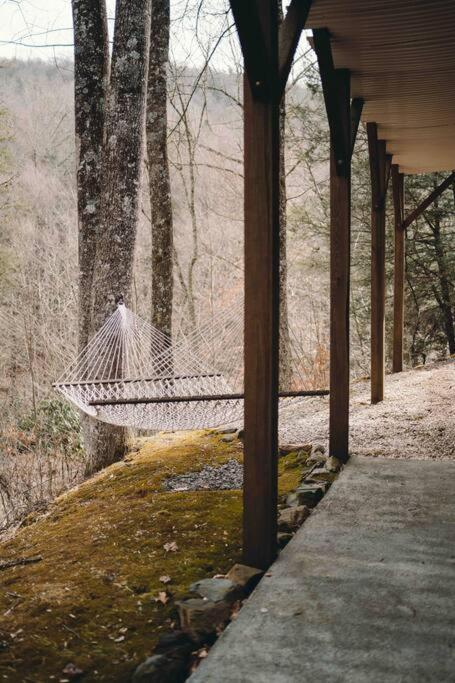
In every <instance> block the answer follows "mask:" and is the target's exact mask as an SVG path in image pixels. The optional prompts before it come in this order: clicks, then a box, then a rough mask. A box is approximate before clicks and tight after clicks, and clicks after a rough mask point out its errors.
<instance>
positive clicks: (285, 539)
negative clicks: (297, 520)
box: [276, 531, 294, 550]
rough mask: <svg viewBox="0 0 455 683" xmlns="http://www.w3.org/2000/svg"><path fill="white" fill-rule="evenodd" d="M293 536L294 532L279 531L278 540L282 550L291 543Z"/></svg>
mask: <svg viewBox="0 0 455 683" xmlns="http://www.w3.org/2000/svg"><path fill="white" fill-rule="evenodd" d="M293 536H294V534H291V533H284V532H283V531H280V532H278V534H277V536H276V540H277V543H278V547H279V548H280V550H281V549H283V548H284V547H285V546H286V545H287V544H288V543H289V541H290V540H291V538H292V537H293Z"/></svg>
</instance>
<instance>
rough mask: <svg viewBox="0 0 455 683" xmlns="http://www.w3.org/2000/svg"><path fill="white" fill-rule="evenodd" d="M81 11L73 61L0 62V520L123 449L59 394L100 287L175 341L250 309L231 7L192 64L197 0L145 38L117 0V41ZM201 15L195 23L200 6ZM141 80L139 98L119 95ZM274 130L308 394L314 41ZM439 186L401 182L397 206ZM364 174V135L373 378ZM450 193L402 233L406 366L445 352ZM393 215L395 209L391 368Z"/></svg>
mask: <svg viewBox="0 0 455 683" xmlns="http://www.w3.org/2000/svg"><path fill="white" fill-rule="evenodd" d="M85 5H86V3H84V2H83V1H82V0H80V1H79V2H78V1H76V0H75V1H74V2H73V16H74V43H75V60H74V62H73V61H71V60H68V59H63V60H55V61H43V60H40V59H39V58H38V57H36V58H31V59H28V60H27V61H23V60H21V59H3V60H2V61H1V64H0V83H1V87H0V112H1V118H0V173H1V177H0V282H1V287H0V319H1V327H2V330H3V341H2V344H1V348H0V400H1V422H0V430H1V452H0V458H1V470H0V501H1V505H0V508H1V512H0V517H1V524H2V526H3V528H7V527H8V526H10V525H11V524H14V523H15V522H17V521H18V520H19V519H21V518H23V516H24V515H25V514H27V513H28V512H29V511H30V510H32V509H36V508H39V507H40V506H45V505H46V503H47V501H49V500H50V499H52V498H53V497H54V496H55V495H56V494H57V493H59V492H60V491H62V490H64V489H65V488H66V487H68V486H70V485H71V484H72V483H74V482H77V481H80V480H81V478H82V477H84V476H86V475H87V474H89V473H90V472H93V471H95V470H97V469H100V468H101V467H103V466H104V465H106V464H109V463H110V462H112V461H114V460H116V459H117V458H118V457H121V453H122V452H123V449H124V445H123V444H124V439H125V435H124V430H116V429H115V428H111V427H108V428H105V427H100V426H99V425H98V426H97V427H96V429H94V428H93V425H88V424H87V420H86V419H83V420H81V417H80V416H79V414H78V412H77V411H76V410H74V409H73V407H71V406H70V405H69V404H67V403H66V402H65V401H63V400H61V399H60V398H59V397H58V395H57V394H56V393H55V392H54V390H53V388H52V383H53V382H55V381H56V380H57V378H58V377H59V376H60V375H61V373H62V371H63V370H64V368H65V367H66V366H67V365H68V364H69V363H70V362H71V361H72V360H73V359H74V358H75V357H76V355H77V353H78V351H80V349H81V348H83V347H84V346H85V344H86V343H87V341H88V339H89V338H90V337H91V336H92V335H93V334H94V333H95V332H96V331H97V329H99V327H100V326H101V324H102V322H103V320H104V318H105V315H106V312H107V309H109V307H111V308H112V306H113V305H115V303H114V302H113V301H112V300H111V298H110V291H111V288H110V283H111V281H112V279H115V280H116V281H117V283H118V286H117V290H118V291H121V293H122V294H124V296H125V297H126V299H127V302H128V305H129V306H130V307H131V308H132V310H133V311H135V312H137V313H138V314H139V315H140V316H141V317H143V318H144V319H146V320H149V321H150V322H151V323H153V324H154V325H155V326H156V327H157V328H158V329H160V330H162V331H163V332H165V333H166V334H168V335H170V336H172V339H173V340H178V339H180V338H185V336H188V335H191V334H192V333H193V332H194V330H196V329H201V328H203V327H204V326H205V325H207V324H209V323H210V320H211V318H213V316H214V315H217V314H219V312H220V311H223V310H226V309H228V308H230V307H231V308H233V309H234V310H236V315H238V318H239V320H240V319H241V317H242V315H243V314H242V310H241V304H236V302H238V301H239V300H240V297H241V289H242V280H243V212H242V192H243V179H242V154H243V149H242V148H243V135H242V107H243V84H242V73H241V72H242V67H241V59H240V56H239V49H238V45H237V42H236V41H237V38H236V35H235V32H234V30H233V28H232V25H230V23H229V19H228V15H227V13H226V11H225V9H226V8H224V9H223V11H220V13H219V15H218V19H217V22H215V23H213V24H212V26H214V27H216V28H215V29H212V34H209V32H207V31H206V32H205V33H204V31H201V33H200V35H199V34H198V41H199V42H198V49H200V52H201V55H202V61H200V63H199V65H196V66H194V65H188V61H189V60H185V59H184V57H182V56H181V55H182V52H183V50H182V48H181V46H180V50H179V49H176V47H175V43H176V41H177V43H178V41H179V40H182V38H181V36H182V34H183V33H184V31H185V30H186V28H187V26H188V25H190V24H191V22H192V21H194V16H195V14H196V13H197V4H196V3H195V4H194V7H193V6H191V3H190V4H188V6H187V10H186V12H187V14H185V13H184V14H183V15H182V16H177V17H173V18H172V21H171V20H170V14H169V6H168V5H167V4H166V2H165V1H162V2H154V3H153V8H152V17H151V29H150V32H149V33H148V29H147V30H145V27H147V26H148V23H147V22H148V19H147V18H146V17H145V15H144V12H145V9H144V7H142V4H141V3H130V6H129V7H128V6H127V5H128V3H120V4H119V8H118V12H117V16H116V19H115V30H114V35H113V44H112V46H111V48H110V47H109V42H108V36H107V28H106V17H105V16H103V12H102V11H101V12H100V13H99V15H97V16H93V15H91V16H89V15H86V14H84V12H86V8H85ZM145 5H146V3H144V6H145ZM136 6H137V7H136ZM204 11H205V12H206V16H205V20H206V21H207V16H208V17H210V11H211V8H210V7H209V6H205V9H204V8H203V9H202V10H201V14H203V13H204ZM141 12H142V14H141ZM220 17H221V19H220ZM131 32H134V33H135V35H137V36H140V39H139V37H138V39H137V40H138V44H137V46H136V47H137V50H136V51H135V54H134V58H135V59H136V60H137V61H136V62H134V70H133V71H131V68H132V67H131V64H130V65H129V66H128V65H127V67H125V66H124V65H125V63H127V61H128V60H127V57H128V56H130V54H131V44H130V42H129V38H128V36H129V34H130V33H131ZM169 36H170V45H169ZM84 41H85V42H84ZM141 41H142V42H141ZM136 53H137V54H136ZM220 53H221V56H220ZM217 55H218V57H217ZM226 55H228V57H226ZM223 59H224V61H225V63H227V64H228V66H227V68H223ZM109 62H110V67H109ZM128 69H130V71H128ZM147 74H148V80H147V81H146V80H145V77H146V75H147ZM134 79H136V81H134ZM135 89H136V90H135ZM137 89H139V90H140V96H138V97H135V98H133V97H131V93H133V92H137ZM125 121H127V122H128V125H127V127H125ZM281 125H282V135H283V140H284V155H283V159H282V164H281V174H282V178H281V184H282V197H281V240H282V256H281V258H282V262H281V279H282V282H281V288H282V301H283V306H282V314H281V316H282V318H281V323H282V324H281V338H282V347H281V350H282V356H283V358H284V359H286V348H285V347H286V340H287V339H288V338H289V336H290V335H291V336H292V339H293V340H294V347H293V348H294V349H298V351H297V355H298V358H297V363H298V365H299V372H300V375H301V376H303V378H304V383H305V388H308V389H317V388H319V387H323V386H325V385H326V384H327V381H328V374H327V373H328V319H329V296H328V287H329V280H328V268H329V221H328V212H329V187H328V156H329V133H328V127H327V123H326V118H325V113H324V104H323V98H322V93H321V86H320V82H319V76H318V72H317V69H316V65H315V56H314V53H313V52H312V50H311V49H310V48H309V47H305V48H302V49H301V51H300V53H299V55H298V58H297V59H296V62H295V64H294V67H293V70H292V74H291V79H290V81H289V83H288V87H287V91H286V97H285V105H283V107H282V124H281ZM109 140H110V141H111V142H109ZM116 145H118V147H117V146H116ZM442 179H443V174H438V173H434V174H427V175H419V176H408V177H407V178H406V188H405V196H406V206H407V207H408V208H409V209H411V208H412V207H413V206H416V205H417V204H418V203H419V202H420V201H421V200H422V199H423V198H424V197H425V196H426V195H427V194H428V193H429V192H430V191H431V190H432V189H433V188H435V187H437V185H438V184H439V183H440V182H441V180H442ZM369 183H370V180H369V170H368V161H367V140H366V134H365V131H364V130H363V129H362V128H361V129H360V131H359V137H358V141H357V144H356V147H355V152H354V157H353V192H352V194H353V197H352V199H353V209H352V268H351V282H352V287H351V367H352V373H353V378H358V377H365V376H368V374H369V334H370V331H369V317H370V297H369V285H370V272H369V251H370V227H369V200H368V198H369V193H370V184H369ZM454 198H455V186H454V187H453V188H452V190H451V191H449V192H446V193H444V194H443V195H441V197H440V198H439V200H438V201H437V202H435V203H434V204H433V205H432V206H431V207H430V208H428V209H427V210H426V211H425V212H424V214H423V215H422V216H421V217H420V218H419V219H418V220H417V221H416V222H414V223H413V224H412V225H411V226H410V227H409V228H408V230H407V239H406V305H405V310H406V320H405V363H406V365H407V366H408V367H413V366H416V365H421V364H425V363H427V362H430V361H432V360H434V359H438V358H443V357H445V356H447V355H449V354H454V353H455V333H454V279H455V257H454V249H453V242H454V232H455V226H454V222H453V214H454ZM392 210H393V209H392V206H391V200H390V199H389V203H388V207H387V211H388V213H389V217H390V220H388V228H387V230H388V232H387V243H386V244H387V247H386V248H387V261H386V263H387V273H386V275H387V289H386V306H387V312H386V313H387V314H386V333H387V334H386V339H387V340H388V342H387V343H388V348H387V351H388V357H387V363H388V364H389V367H390V357H391V349H390V344H389V340H390V333H389V332H390V325H391V306H392V285H393V273H392V264H393V231H392V225H393V221H392V219H391V216H392ZM119 236H120V237H119ZM106 307H107V308H106ZM221 346H222V345H221V343H220V348H218V349H217V351H216V353H217V354H218V355H220V356H222V354H223V348H221ZM283 362H284V361H283ZM120 432H121V433H120Z"/></svg>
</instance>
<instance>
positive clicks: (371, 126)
mask: <svg viewBox="0 0 455 683" xmlns="http://www.w3.org/2000/svg"><path fill="white" fill-rule="evenodd" d="M367 133H368V150H369V157H370V172H371V402H372V403H379V401H382V400H383V399H384V374H385V354H384V336H385V200H386V151H385V142H384V141H382V140H378V129H377V125H376V123H368V124H367Z"/></svg>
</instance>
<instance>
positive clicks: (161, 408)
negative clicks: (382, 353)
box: [54, 302, 328, 431]
mask: <svg viewBox="0 0 455 683" xmlns="http://www.w3.org/2000/svg"><path fill="white" fill-rule="evenodd" d="M239 310H240V311H241V310H243V302H240V307H239V302H236V303H235V306H234V305H233V306H231V308H230V309H227V310H225V311H223V312H222V313H221V314H218V315H216V316H213V317H212V319H211V320H210V322H209V323H207V324H206V325H205V326H203V327H202V328H200V329H199V330H196V331H195V332H193V333H192V334H191V335H188V336H186V337H182V338H181V339H180V340H178V341H177V342H175V343H174V344H171V340H170V339H169V338H168V337H167V336H166V335H164V334H162V333H161V332H160V331H159V330H157V329H156V328H154V327H153V326H152V325H150V324H149V323H148V322H145V321H144V320H142V319H141V318H139V317H138V316H137V315H135V314H134V313H133V312H132V311H131V310H129V309H128V308H127V307H126V306H125V305H124V304H123V303H121V304H119V306H118V307H117V310H116V311H115V312H114V313H113V314H112V315H111V316H110V318H108V320H107V321H106V323H105V324H104V325H103V326H102V328H101V329H100V330H99V331H98V333H97V334H96V335H95V336H94V337H93V338H92V339H91V341H90V342H89V344H88V345H87V346H86V348H85V349H83V351H82V352H81V353H80V354H79V356H78V357H77V358H76V360H75V361H74V362H73V363H72V364H71V366H70V367H69V368H68V369H67V370H66V371H65V372H64V373H63V375H62V376H61V377H60V379H59V380H58V382H56V383H55V384H54V387H55V388H56V389H57V391H59V392H60V393H61V394H63V396H64V397H65V398H66V399H68V400H69V401H71V402H72V403H73V404H75V405H76V406H77V407H78V408H80V409H81V410H82V411H84V412H85V413H87V414H88V415H91V416H92V417H94V418H96V419H98V420H101V421H102V422H107V423H109V424H113V425H119V426H123V427H131V428H136V429H147V430H153V431H176V430H186V429H202V428H208V427H219V426H221V425H227V424H231V423H236V424H237V425H240V424H241V423H242V422H243V319H242V316H241V315H239ZM291 355H292V354H291ZM296 380H297V382H298V383H299V385H300V386H302V383H301V382H302V380H303V378H301V377H300V376H299V373H298V371H297V376H296V373H295V372H294V384H295V382H296ZM299 380H300V382H299ZM326 393H328V392H326V391H316V392H301V391H287V392H282V394H280V396H282V397H281V398H280V413H281V412H282V410H284V409H286V408H287V407H289V406H291V405H295V403H296V402H299V401H301V400H302V398H303V396H304V395H324V394H326Z"/></svg>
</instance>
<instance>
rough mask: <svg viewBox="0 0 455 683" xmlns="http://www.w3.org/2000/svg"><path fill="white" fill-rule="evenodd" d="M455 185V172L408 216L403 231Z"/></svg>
mask: <svg viewBox="0 0 455 683" xmlns="http://www.w3.org/2000/svg"><path fill="white" fill-rule="evenodd" d="M453 183H455V171H452V173H451V174H450V175H449V176H448V177H447V178H446V179H445V180H443V181H442V183H441V184H440V185H438V187H436V188H435V189H434V190H433V192H431V193H430V194H429V195H428V197H427V198H426V199H424V200H423V202H421V203H420V204H419V206H418V207H417V208H415V209H414V211H411V213H410V214H409V215H408V216H406V218H405V219H404V221H403V222H402V224H401V229H402V230H406V228H408V227H409V226H410V225H411V223H412V222H413V221H415V220H416V218H418V217H419V216H421V215H422V213H423V212H424V211H425V209H427V208H428V207H429V206H430V204H432V203H433V202H434V201H435V200H436V199H437V198H438V197H439V196H440V195H441V194H442V193H443V192H444V191H445V190H447V188H448V187H450V185H452V184H453Z"/></svg>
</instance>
